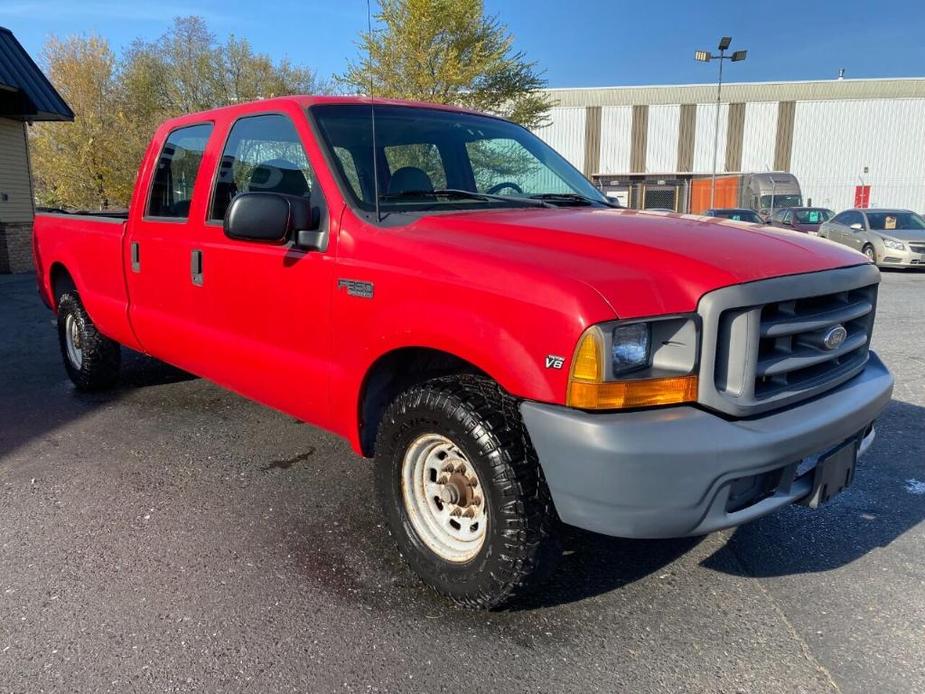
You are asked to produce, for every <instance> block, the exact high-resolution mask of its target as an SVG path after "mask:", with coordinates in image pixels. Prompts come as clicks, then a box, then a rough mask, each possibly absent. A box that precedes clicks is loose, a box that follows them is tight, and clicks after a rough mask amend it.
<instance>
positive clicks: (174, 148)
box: [124, 122, 214, 373]
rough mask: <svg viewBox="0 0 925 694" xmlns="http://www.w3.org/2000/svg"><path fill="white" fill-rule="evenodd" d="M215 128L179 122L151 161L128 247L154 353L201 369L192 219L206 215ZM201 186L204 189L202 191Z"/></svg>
mask: <svg viewBox="0 0 925 694" xmlns="http://www.w3.org/2000/svg"><path fill="white" fill-rule="evenodd" d="M213 129H214V126H213V124H212V123H210V122H203V123H194V124H191V125H184V126H181V127H177V128H174V129H173V130H171V131H170V132H169V133H167V134H166V137H164V138H163V139H162V144H161V145H160V147H159V148H158V150H157V152H156V153H153V156H152V157H151V161H146V165H145V170H146V171H147V176H146V175H144V174H143V175H142V176H141V177H140V178H139V181H140V183H139V185H144V184H143V183H142V182H144V181H148V182H149V184H148V185H147V187H146V189H144V190H138V191H136V195H135V199H134V200H133V205H132V210H133V211H132V215H133V216H132V219H131V220H130V222H129V234H128V238H127V243H126V248H125V251H124V252H125V254H126V257H125V268H126V273H125V274H126V277H127V283H128V289H129V301H130V308H129V312H130V318H131V322H132V328H133V329H134V331H135V334H136V335H137V336H138V340H139V342H140V343H141V345H142V346H143V348H144V349H145V351H146V352H148V353H149V354H153V355H154V356H156V357H158V358H159V359H163V360H165V361H167V362H170V363H172V364H175V365H177V366H180V367H182V368H185V369H188V370H190V371H193V372H194V373H200V372H199V370H198V366H199V364H198V359H197V357H196V352H197V346H198V345H199V336H198V333H199V322H200V314H199V310H200V309H199V304H198V303H197V302H196V297H195V293H194V291H193V289H194V288H193V287H191V286H190V283H189V262H190V260H189V253H190V234H189V219H190V217H191V216H193V215H196V214H197V213H198V214H200V215H201V214H202V212H203V209H204V206H205V201H206V199H207V198H208V184H209V176H208V172H207V170H209V169H210V168H211V167H210V166H209V165H208V162H205V161H204V155H205V152H206V146H207V143H208V141H209V138H210V137H211V135H212V131H213ZM200 191H201V192H200Z"/></svg>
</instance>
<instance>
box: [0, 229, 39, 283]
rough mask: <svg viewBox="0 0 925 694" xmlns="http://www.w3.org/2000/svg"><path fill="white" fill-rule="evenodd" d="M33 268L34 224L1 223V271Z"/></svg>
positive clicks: (25, 270)
mask: <svg viewBox="0 0 925 694" xmlns="http://www.w3.org/2000/svg"><path fill="white" fill-rule="evenodd" d="M31 270H32V224H0V273H7V272H30V271H31Z"/></svg>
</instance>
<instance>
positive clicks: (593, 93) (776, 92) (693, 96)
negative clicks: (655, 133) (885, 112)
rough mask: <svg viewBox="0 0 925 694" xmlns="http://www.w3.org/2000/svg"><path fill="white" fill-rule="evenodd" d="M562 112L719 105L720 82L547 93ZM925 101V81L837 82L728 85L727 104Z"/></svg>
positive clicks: (560, 90) (565, 90)
mask: <svg viewBox="0 0 925 694" xmlns="http://www.w3.org/2000/svg"><path fill="white" fill-rule="evenodd" d="M545 92H546V93H547V94H548V95H549V96H550V97H551V98H552V100H553V101H554V102H557V103H556V105H557V106H641V105H647V104H648V105H652V104H704V103H711V102H714V101H716V82H713V83H708V84H666V85H649V86H641V87H584V88H581V87H579V88H574V89H546V90H545ZM914 98H920V99H921V98H925V78H922V77H911V78H895V79H893V78H890V79H834V80H814V81H802V82H724V83H723V93H722V101H723V103H740V102H744V103H748V102H754V101H831V100H839V99H914Z"/></svg>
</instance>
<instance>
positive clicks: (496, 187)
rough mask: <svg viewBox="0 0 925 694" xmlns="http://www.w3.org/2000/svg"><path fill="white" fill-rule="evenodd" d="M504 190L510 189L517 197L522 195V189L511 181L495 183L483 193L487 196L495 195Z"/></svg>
mask: <svg viewBox="0 0 925 694" xmlns="http://www.w3.org/2000/svg"><path fill="white" fill-rule="evenodd" d="M505 188H510V189H511V190H513V191H514V192H515V193H517V194H518V195H523V194H524V189H523V188H521V187H520V186H519V185H517V184H516V183H514V182H513V181H502V182H501V183H496V184H495V185H493V186H492V187H491V188H489V189H488V190H486V191H485V192H486V193H488V194H489V195H497V194H498V193H499V192H500V191H502V190H504V189H505Z"/></svg>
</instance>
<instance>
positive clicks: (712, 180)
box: [710, 48, 726, 208]
mask: <svg viewBox="0 0 925 694" xmlns="http://www.w3.org/2000/svg"><path fill="white" fill-rule="evenodd" d="M724 62H726V56H725V55H724V50H723V49H722V48H721V49H720V52H719V82H717V83H716V116H715V119H714V121H713V173H712V174H711V175H710V207H711V208H713V207H715V206H716V158H717V156H719V105H720V99H721V98H722V94H723V63H724Z"/></svg>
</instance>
